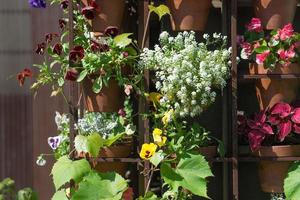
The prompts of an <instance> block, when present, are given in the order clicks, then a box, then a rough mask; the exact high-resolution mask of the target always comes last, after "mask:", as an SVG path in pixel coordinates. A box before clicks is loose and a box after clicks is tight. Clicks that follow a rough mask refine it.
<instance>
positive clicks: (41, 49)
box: [35, 42, 46, 55]
mask: <svg viewBox="0 0 300 200" xmlns="http://www.w3.org/2000/svg"><path fill="white" fill-rule="evenodd" d="M45 48H46V43H45V42H42V43H40V44H38V45H37V47H36V49H35V53H37V54H39V55H43V54H44V52H45Z"/></svg>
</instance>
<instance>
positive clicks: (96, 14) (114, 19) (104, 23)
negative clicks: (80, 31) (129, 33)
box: [82, 0, 126, 32]
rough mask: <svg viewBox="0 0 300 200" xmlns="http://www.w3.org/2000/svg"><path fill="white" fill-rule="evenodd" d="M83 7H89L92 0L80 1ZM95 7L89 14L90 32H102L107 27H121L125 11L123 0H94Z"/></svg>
mask: <svg viewBox="0 0 300 200" xmlns="http://www.w3.org/2000/svg"><path fill="white" fill-rule="evenodd" d="M82 2H83V4H84V5H85V6H91V3H92V2H93V1H92V0H82ZM95 2H96V5H97V6H95V8H94V9H92V13H91V14H90V16H91V17H90V25H91V26H92V31H95V32H104V30H105V29H106V28H107V27H109V26H116V27H121V24H122V21H123V15H124V11H125V4H126V1H124V0H109V1H107V0H105V1H103V0H96V1H95Z"/></svg>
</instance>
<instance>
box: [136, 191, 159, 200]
mask: <svg viewBox="0 0 300 200" xmlns="http://www.w3.org/2000/svg"><path fill="white" fill-rule="evenodd" d="M138 200H159V198H158V197H157V196H156V195H155V194H154V193H153V192H147V193H146V194H145V196H144V197H139V198H138Z"/></svg>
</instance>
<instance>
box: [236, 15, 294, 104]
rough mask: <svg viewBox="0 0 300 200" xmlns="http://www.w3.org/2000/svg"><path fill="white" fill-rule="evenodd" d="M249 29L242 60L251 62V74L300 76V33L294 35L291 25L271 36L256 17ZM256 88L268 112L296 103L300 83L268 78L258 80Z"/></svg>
mask: <svg viewBox="0 0 300 200" xmlns="http://www.w3.org/2000/svg"><path fill="white" fill-rule="evenodd" d="M246 27H247V30H246V32H245V39H244V41H243V43H242V51H241V57H242V58H243V59H249V60H250V62H251V63H250V65H249V73H250V74H258V75H266V74H270V75H272V74H277V75H282V74H299V73H300V66H299V61H300V56H299V55H300V49H299V46H300V34H299V33H296V32H294V29H293V26H292V25H291V24H287V25H285V26H284V27H283V28H280V29H276V30H273V31H272V32H271V34H270V35H266V33H265V32H264V31H263V29H262V24H261V21H260V19H258V18H253V19H252V20H251V22H250V23H249V24H248V25H247V26H246ZM255 87H256V94H257V98H258V102H259V106H260V109H261V110H264V109H266V108H267V107H272V106H273V105H274V104H275V103H277V102H280V101H285V102H288V103H291V102H292V101H293V100H295V98H296V95H297V91H298V88H299V81H298V80H297V79H288V80H282V79H273V78H272V77H270V78H267V77H266V78H265V77H264V78H261V79H258V80H257V81H256V83H255Z"/></svg>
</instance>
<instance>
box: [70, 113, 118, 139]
mask: <svg viewBox="0 0 300 200" xmlns="http://www.w3.org/2000/svg"><path fill="white" fill-rule="evenodd" d="M118 125H119V123H118V115H117V114H111V113H85V115H84V118H82V119H79V120H78V123H77V124H76V125H75V128H76V129H78V131H79V133H80V134H83V135H89V134H91V133H99V134H101V136H102V137H103V138H104V139H106V138H108V137H109V136H111V135H112V134H114V130H115V129H116V128H117V127H118Z"/></svg>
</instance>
